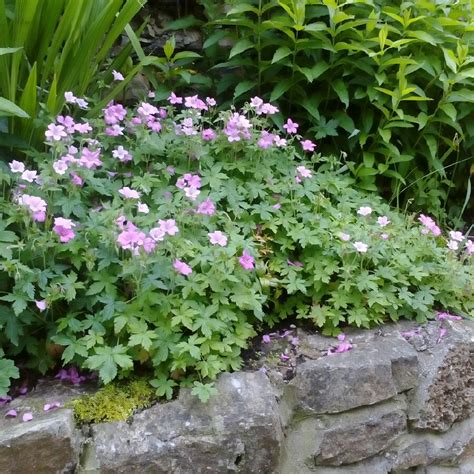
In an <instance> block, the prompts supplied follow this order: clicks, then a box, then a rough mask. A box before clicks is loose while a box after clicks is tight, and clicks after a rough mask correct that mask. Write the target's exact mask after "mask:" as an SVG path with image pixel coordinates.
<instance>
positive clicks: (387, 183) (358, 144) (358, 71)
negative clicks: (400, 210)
mask: <svg viewBox="0 0 474 474" xmlns="http://www.w3.org/2000/svg"><path fill="white" fill-rule="evenodd" d="M201 3H202V4H203V6H204V7H206V11H207V12H208V15H209V16H210V17H211V19H213V21H212V22H211V23H210V25H209V29H208V36H207V39H206V41H205V43H204V48H205V50H206V52H207V56H208V60H209V64H210V65H211V66H213V68H212V69H211V70H210V71H211V73H212V71H214V72H215V74H214V78H215V82H216V90H217V91H218V97H219V98H221V99H224V98H226V99H227V100H228V99H230V98H231V97H232V94H233V97H234V99H236V100H241V101H244V100H248V98H250V97H252V95H255V94H256V93H257V94H259V95H261V96H262V97H264V98H266V99H267V100H270V101H277V102H278V104H279V105H280V106H281V108H282V110H283V111H284V112H285V113H286V114H287V115H290V116H291V117H293V118H295V119H297V120H298V121H300V122H301V123H302V125H303V126H304V127H305V129H306V130H308V129H309V132H310V133H312V136H313V137H315V138H316V139H318V140H322V142H321V148H322V151H323V152H332V153H335V152H337V153H338V152H339V150H342V151H343V152H345V154H346V155H347V156H348V162H347V163H348V166H349V167H350V169H351V171H352V172H353V175H354V176H355V177H356V178H357V180H358V186H360V187H361V188H363V189H366V190H377V189H379V190H380V191H381V192H382V193H383V194H384V195H385V196H386V197H389V198H391V199H392V201H394V202H396V203H397V204H399V205H400V206H403V205H404V204H405V203H406V202H407V200H408V199H409V198H413V199H414V200H415V204H416V205H417V206H418V208H420V207H421V208H425V209H428V210H429V211H430V212H432V213H435V214H442V212H443V209H445V210H446V209H447V208H446V206H447V202H448V198H449V197H450V196H451V197H453V196H454V197H455V198H456V199H455V200H454V201H451V204H452V203H453V202H454V205H453V207H452V209H450V213H451V215H452V216H453V217H459V216H461V215H462V214H463V212H464V211H465V209H466V206H467V205H468V202H469V197H470V189H471V183H470V182H469V180H470V179H471V177H470V173H469V167H470V165H471V164H472V163H473V155H472V150H473V148H474V126H473V122H472V110H473V102H474V63H473V61H474V14H473V6H472V2H471V1H470V0H461V1H458V2H452V1H450V0H449V1H448V0H440V1H436V2H432V1H425V0H408V1H403V2H401V1H398V0H390V1H379V0H355V1H336V0H281V1H277V0H271V1H265V2H262V1H261V0H227V1H225V2H223V1H222V2H217V4H216V3H215V2H207V1H204V0H202V1H201ZM217 6H221V8H220V9H219V8H218V7H217ZM222 7H223V8H222ZM225 11H227V13H224V12H225ZM225 46H227V47H225ZM346 155H345V156H346ZM471 174H472V171H471ZM451 188H455V189H451Z"/></svg>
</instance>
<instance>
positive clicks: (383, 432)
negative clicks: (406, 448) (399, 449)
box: [282, 399, 406, 473]
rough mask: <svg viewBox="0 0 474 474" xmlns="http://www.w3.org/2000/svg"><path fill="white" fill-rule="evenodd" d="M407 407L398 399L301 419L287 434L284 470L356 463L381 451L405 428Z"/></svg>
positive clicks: (283, 458)
mask: <svg viewBox="0 0 474 474" xmlns="http://www.w3.org/2000/svg"><path fill="white" fill-rule="evenodd" d="M405 408H406V405H405V402H404V400H402V399H398V400H394V401H390V402H387V403H384V404H381V405H377V406H374V407H366V408H360V409H358V410H353V411H350V412H346V413H341V414H338V415H331V416H319V417H307V418H304V419H302V420H300V421H299V422H298V423H297V424H296V425H295V426H294V427H293V429H292V430H291V432H290V433H289V435H288V437H287V440H286V443H285V449H284V452H283V454H282V472H285V473H290V472H295V473H296V472H301V470H303V471H304V469H309V470H311V469H313V470H315V468H316V466H320V465H324V466H340V465H346V464H352V463H356V462H358V461H362V460H365V459H368V458H370V457H372V456H374V455H376V454H378V453H379V452H381V451H383V450H384V449H386V448H387V447H388V446H389V445H390V444H391V443H392V442H393V441H394V440H395V439H396V438H397V437H398V436H400V435H401V434H402V433H403V432H404V431H405V428H406V415H405V412H404V410H405ZM317 469H319V467H318V468H317ZM317 469H316V470H315V472H318V470H317Z"/></svg>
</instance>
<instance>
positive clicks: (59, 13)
mask: <svg viewBox="0 0 474 474" xmlns="http://www.w3.org/2000/svg"><path fill="white" fill-rule="evenodd" d="M144 3H145V2H144V1H143V0H110V1H109V0H97V1H96V0H94V1H85V0H77V1H69V0H44V1H38V0H1V1H0V48H2V51H9V52H10V54H8V55H5V54H0V70H1V71H2V74H1V75H0V96H3V97H4V98H5V99H7V100H8V101H10V102H11V103H13V104H15V105H16V106H17V107H19V108H21V109H22V110H23V111H24V112H25V114H23V115H19V114H18V110H17V113H16V114H9V115H10V116H11V118H10V119H9V121H8V124H6V123H3V125H2V129H1V132H2V133H1V135H0V145H3V146H6V147H10V146H11V145H17V146H18V145H21V146H22V147H23V148H27V147H28V145H30V144H33V145H35V146H41V144H42V133H43V130H41V127H39V128H38V122H37V118H38V116H39V114H40V112H41V107H44V108H45V111H46V112H47V114H52V115H55V114H57V113H58V112H59V111H60V110H61V109H62V107H63V105H64V92H66V91H70V90H74V91H76V92H77V93H79V94H81V95H84V94H86V93H87V94H91V95H94V94H95V93H97V92H98V88H99V87H100V84H101V81H100V80H98V79H99V78H98V77H97V76H98V74H100V75H101V77H103V78H108V79H110V77H111V72H112V70H113V69H120V68H122V67H123V66H124V65H125V63H126V62H127V59H128V58H129V55H130V51H131V46H128V47H125V48H124V49H123V50H122V51H121V53H120V54H118V55H117V56H116V57H115V58H111V56H110V54H111V50H112V47H113V46H114V44H115V42H116V41H117V39H118V38H119V37H120V35H122V33H123V30H124V28H125V26H126V25H127V24H128V23H129V22H130V21H131V20H132V18H133V17H134V16H135V15H136V14H137V13H138V12H139V11H140V9H141V7H142V6H143V4H144ZM5 48H6V49H5ZM136 72H137V71H136V70H133V74H131V75H129V76H128V77H127V78H126V80H125V81H124V83H121V84H119V85H117V88H116V90H115V91H113V92H112V95H113V96H116V95H117V94H118V93H119V92H120V91H121V90H123V88H124V86H125V85H126V84H127V83H128V82H129V81H130V80H131V79H132V77H133V75H134V74H136ZM10 107H11V106H10ZM12 135H13V136H14V137H16V140H15V139H13V138H12Z"/></svg>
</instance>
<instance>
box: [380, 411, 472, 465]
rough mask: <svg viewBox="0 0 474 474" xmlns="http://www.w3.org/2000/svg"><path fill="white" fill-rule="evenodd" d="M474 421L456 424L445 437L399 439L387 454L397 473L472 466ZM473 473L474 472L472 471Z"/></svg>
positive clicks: (429, 435) (415, 435)
mask: <svg viewBox="0 0 474 474" xmlns="http://www.w3.org/2000/svg"><path fill="white" fill-rule="evenodd" d="M473 452H474V419H472V418H471V419H467V420H464V421H462V422H460V423H455V424H454V425H453V426H452V428H451V429H450V430H449V431H448V432H446V433H436V434H435V433H428V432H424V433H410V434H405V435H403V436H401V437H400V438H399V439H398V440H397V441H396V442H395V443H394V444H393V445H392V447H391V448H390V449H389V450H388V451H387V454H386V456H387V458H388V459H390V460H391V467H392V469H394V470H397V471H403V470H406V469H410V468H414V467H417V466H429V465H431V464H442V465H445V466H459V465H460V464H462V463H469V462H474V457H473V456H472V453H473ZM473 472H474V471H473Z"/></svg>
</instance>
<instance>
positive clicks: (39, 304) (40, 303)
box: [35, 300, 48, 311]
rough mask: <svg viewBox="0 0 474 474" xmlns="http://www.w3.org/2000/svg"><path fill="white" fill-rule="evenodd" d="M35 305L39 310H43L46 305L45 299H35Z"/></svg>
mask: <svg viewBox="0 0 474 474" xmlns="http://www.w3.org/2000/svg"><path fill="white" fill-rule="evenodd" d="M35 305H36V307H37V308H38V309H39V310H40V311H44V310H45V309H46V308H47V306H48V305H47V304H46V300H40V301H38V300H37V301H35Z"/></svg>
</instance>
